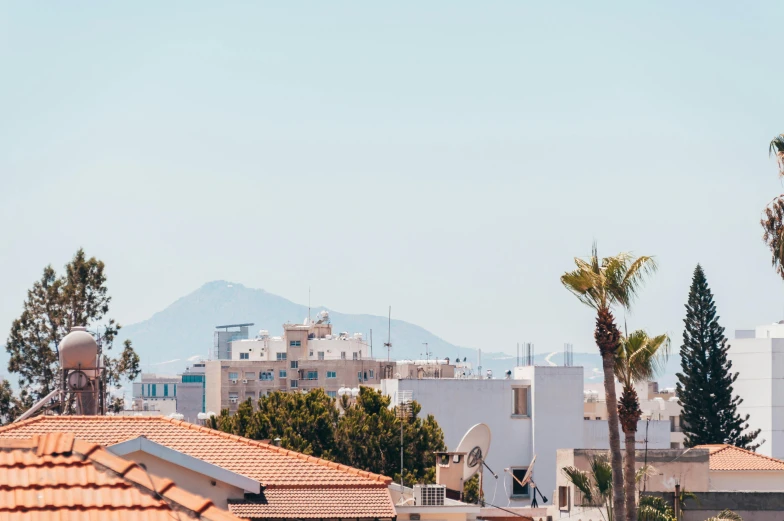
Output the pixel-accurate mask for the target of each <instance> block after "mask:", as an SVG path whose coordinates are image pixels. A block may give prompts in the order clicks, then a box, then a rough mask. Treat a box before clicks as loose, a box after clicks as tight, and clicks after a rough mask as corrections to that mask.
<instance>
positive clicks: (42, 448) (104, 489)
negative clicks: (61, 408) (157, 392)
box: [0, 432, 237, 521]
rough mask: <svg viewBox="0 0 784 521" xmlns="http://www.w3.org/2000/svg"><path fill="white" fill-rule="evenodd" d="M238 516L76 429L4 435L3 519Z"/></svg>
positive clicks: (225, 520) (217, 520) (0, 470)
mask: <svg viewBox="0 0 784 521" xmlns="http://www.w3.org/2000/svg"><path fill="white" fill-rule="evenodd" d="M180 513H182V514H185V517H187V518H191V519H193V518H195V519H204V520H211V521H237V518H236V517H235V516H233V515H231V514H229V513H227V512H224V511H222V510H220V509H219V508H217V507H216V506H215V505H214V504H213V502H212V501H211V500H209V499H205V498H203V497H200V496H197V495H194V494H191V493H190V492H186V491H185V490H183V489H181V488H180V487H178V486H176V485H175V484H174V483H173V482H172V481H171V480H169V479H160V478H154V477H151V476H150V475H149V474H148V473H147V472H146V471H145V470H144V469H143V468H141V467H140V466H139V465H137V464H136V463H134V462H132V461H128V460H126V459H123V458H121V457H119V456H115V455H114V454H111V453H109V452H108V451H106V450H105V449H104V448H102V447H100V446H99V445H97V444H96V443H91V442H87V441H83V440H79V439H74V435H73V434H72V433H56V432H49V433H47V434H42V435H36V436H32V437H30V438H26V439H8V438H7V439H0V519H3V520H8V521H16V520H20V521H21V520H33V519H35V520H41V521H44V520H49V519H51V520H58V521H67V520H77V519H78V520H83V519H88V520H95V521H98V520H101V521H102V520H104V519H112V520H132V519H134V520H135V519H144V520H149V521H157V520H161V521H163V520H166V521H169V520H170V519H172V518H174V519H177V518H178V517H179V514H180Z"/></svg>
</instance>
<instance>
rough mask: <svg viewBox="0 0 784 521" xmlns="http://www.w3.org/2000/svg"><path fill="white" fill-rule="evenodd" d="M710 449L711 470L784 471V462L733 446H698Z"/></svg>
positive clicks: (698, 446) (697, 447) (698, 447)
mask: <svg viewBox="0 0 784 521" xmlns="http://www.w3.org/2000/svg"><path fill="white" fill-rule="evenodd" d="M694 448H695V449H708V451H709V453H710V456H709V458H710V469H711V470H784V461H781V460H778V459H774V458H771V457H768V456H763V455H762V454H757V453H756V452H751V451H750V450H746V449H741V448H739V447H735V446H733V445H725V444H721V445H697V446H696V447H694Z"/></svg>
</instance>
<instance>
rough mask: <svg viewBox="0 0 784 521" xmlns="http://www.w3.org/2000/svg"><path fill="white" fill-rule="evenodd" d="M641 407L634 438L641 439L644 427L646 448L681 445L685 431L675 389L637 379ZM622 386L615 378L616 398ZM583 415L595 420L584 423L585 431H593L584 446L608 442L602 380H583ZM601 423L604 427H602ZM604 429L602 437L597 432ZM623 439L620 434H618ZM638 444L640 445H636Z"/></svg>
mask: <svg viewBox="0 0 784 521" xmlns="http://www.w3.org/2000/svg"><path fill="white" fill-rule="evenodd" d="M634 388H635V390H636V391H637V397H638V398H639V400H640V409H642V420H641V421H640V422H639V424H638V426H637V441H638V444H639V443H644V441H645V440H646V437H645V431H646V429H647V431H648V435H647V440H648V448H656V449H679V448H683V442H684V440H685V435H684V434H683V429H682V428H681V406H680V404H679V403H678V397H677V396H676V395H675V389H659V385H658V384H657V383H656V382H646V383H640V384H637V385H635V386H634ZM622 391H623V389H622V388H621V385H620V384H618V383H617V382H616V386H615V392H616V395H617V396H618V398H620V396H621V392H622ZM583 416H584V419H585V421H586V422H597V424H596V425H594V426H590V425H587V426H586V432H589V431H591V432H596V433H597V435H596V436H593V438H594V439H595V440H596V443H590V442H589V440H590V439H591V437H590V436H589V437H587V439H586V444H585V445H584V446H583V447H582V448H583V449H603V448H609V446H608V447H605V446H604V445H601V443H603V444H607V443H608V441H607V402H606V401H605V395H604V384H603V383H591V384H586V385H585V388H584V391H583ZM602 426H603V427H602ZM601 432H604V436H603V437H602V436H601V435H599V433H601ZM621 443H623V436H621ZM638 448H639V445H638Z"/></svg>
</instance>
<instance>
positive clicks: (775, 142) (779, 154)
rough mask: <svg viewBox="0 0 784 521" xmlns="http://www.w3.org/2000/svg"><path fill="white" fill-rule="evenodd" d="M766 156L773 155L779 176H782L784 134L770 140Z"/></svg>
mask: <svg viewBox="0 0 784 521" xmlns="http://www.w3.org/2000/svg"><path fill="white" fill-rule="evenodd" d="M768 155H771V156H773V155H775V156H776V162H777V163H778V165H779V175H781V176H784V134H779V135H778V136H776V137H774V138H773V139H771V140H770V145H768Z"/></svg>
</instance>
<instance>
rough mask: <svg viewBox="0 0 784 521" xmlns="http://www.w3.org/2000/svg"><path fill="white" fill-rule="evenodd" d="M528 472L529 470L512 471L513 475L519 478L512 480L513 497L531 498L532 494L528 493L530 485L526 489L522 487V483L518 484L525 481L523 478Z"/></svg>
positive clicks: (518, 469) (526, 485)
mask: <svg viewBox="0 0 784 521" xmlns="http://www.w3.org/2000/svg"><path fill="white" fill-rule="evenodd" d="M527 470H528V469H527V468H517V469H512V474H514V477H515V478H517V479H513V480H512V497H528V496H529V494H530V492H529V491H528V483H526V484H525V486H524V487H521V486H520V483H518V480H520V481H522V480H523V478H524V477H525V472H526V471H527Z"/></svg>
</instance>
